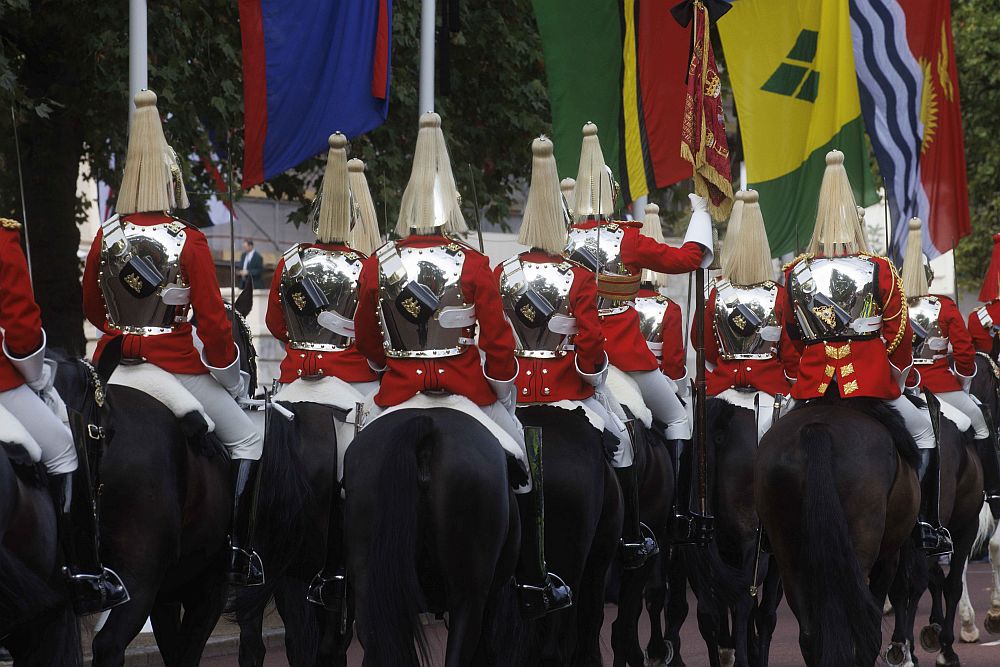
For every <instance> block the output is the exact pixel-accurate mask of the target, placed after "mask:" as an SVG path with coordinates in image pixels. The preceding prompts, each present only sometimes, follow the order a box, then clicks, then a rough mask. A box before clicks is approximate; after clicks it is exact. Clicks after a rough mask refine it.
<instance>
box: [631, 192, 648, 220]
mask: <svg viewBox="0 0 1000 667" xmlns="http://www.w3.org/2000/svg"><path fill="white" fill-rule="evenodd" d="M648 201H649V197H648V196H646V195H643V196H641V197H636V198H635V201H634V202H632V219H633V220H645V218H646V203H647V202H648Z"/></svg>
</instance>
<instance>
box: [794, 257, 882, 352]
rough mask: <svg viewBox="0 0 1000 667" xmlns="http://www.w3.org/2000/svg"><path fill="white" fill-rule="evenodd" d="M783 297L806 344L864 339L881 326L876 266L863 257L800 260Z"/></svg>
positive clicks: (872, 334) (876, 332)
mask: <svg viewBox="0 0 1000 667" xmlns="http://www.w3.org/2000/svg"><path fill="white" fill-rule="evenodd" d="M788 293H789V297H790V298H791V301H792V307H793V308H794V311H795V321H796V322H797V323H798V325H799V330H800V331H801V333H802V339H803V340H804V341H805V342H806V343H814V342H817V341H826V342H840V341H848V340H866V339H869V338H875V337H876V336H878V332H879V330H880V329H881V328H882V314H881V313H882V304H881V303H880V301H879V295H878V270H877V265H876V264H875V262H874V260H872V259H869V258H867V257H862V256H850V257H817V258H806V259H803V260H801V261H799V262H798V263H797V264H795V266H794V267H792V270H791V274H790V276H789V279H788Z"/></svg>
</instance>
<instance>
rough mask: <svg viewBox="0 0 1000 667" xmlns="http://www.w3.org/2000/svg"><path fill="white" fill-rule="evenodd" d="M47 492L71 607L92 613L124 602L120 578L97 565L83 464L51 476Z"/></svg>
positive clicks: (95, 536)
mask: <svg viewBox="0 0 1000 667" xmlns="http://www.w3.org/2000/svg"><path fill="white" fill-rule="evenodd" d="M49 491H50V492H51V494H52V501H53V503H54V504H55V509H56V518H57V520H58V530H59V534H60V540H61V541H62V548H63V557H64V558H65V560H66V567H65V568H64V572H65V574H66V576H67V578H68V579H69V582H70V590H71V594H72V596H73V609H74V610H75V611H76V613H77V614H94V613H97V612H99V611H105V610H106V609H111V608H112V607H115V606H117V605H120V604H124V603H125V602H128V600H129V595H128V591H127V590H126V589H125V584H123V583H122V580H121V578H120V577H119V576H118V575H117V574H115V572H114V571H113V570H111V569H109V568H106V567H104V566H103V565H102V564H101V557H100V553H99V551H98V541H97V540H98V533H97V514H96V511H95V506H94V498H93V493H92V491H91V487H90V471H89V469H88V467H87V466H86V464H85V463H84V462H81V464H80V465H79V467H78V468H77V469H76V470H75V471H74V472H71V473H67V474H65V475H51V476H50V477H49Z"/></svg>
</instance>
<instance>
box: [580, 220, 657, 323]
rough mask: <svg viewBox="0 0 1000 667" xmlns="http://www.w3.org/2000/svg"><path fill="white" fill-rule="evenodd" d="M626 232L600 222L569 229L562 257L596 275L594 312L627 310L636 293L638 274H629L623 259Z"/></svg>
mask: <svg viewBox="0 0 1000 667" xmlns="http://www.w3.org/2000/svg"><path fill="white" fill-rule="evenodd" d="M624 238H625V230H624V229H623V228H622V227H621V225H619V224H618V223H615V222H603V223H601V224H600V225H598V226H596V227H593V228H591V229H577V228H575V227H573V228H570V230H569V234H568V236H567V240H566V250H565V251H564V252H563V254H564V255H566V256H567V257H569V258H570V259H572V260H575V261H577V262H578V263H580V264H582V265H583V266H585V267H586V268H588V269H590V270H591V271H595V270H599V272H598V276H597V310H598V312H599V313H600V314H601V315H615V314H617V313H623V312H625V311H626V310H628V307H629V305H631V300H632V299H633V298H635V295H636V292H638V291H639V281H640V279H641V275H638V274H635V275H633V274H632V273H630V272H629V270H628V268H627V267H626V266H625V262H624V261H623V260H622V240H623V239H624Z"/></svg>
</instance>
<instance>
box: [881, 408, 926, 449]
mask: <svg viewBox="0 0 1000 667" xmlns="http://www.w3.org/2000/svg"><path fill="white" fill-rule="evenodd" d="M886 403H888V404H889V405H891V406H892V407H894V408H896V412H898V413H899V416H900V417H902V418H903V422H904V423H905V424H906V430H907V431H909V432H910V435H912V436H913V439H914V441H916V443H917V448H918V449H934V426H933V425H932V424H931V413H930V412H928V411H927V408H923V409H920V408H918V407H917V406H915V405H913V403H910V401H908V400H907V399H906V397H905V396H900V397H899V398H896V399H894V400H891V401H886Z"/></svg>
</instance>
